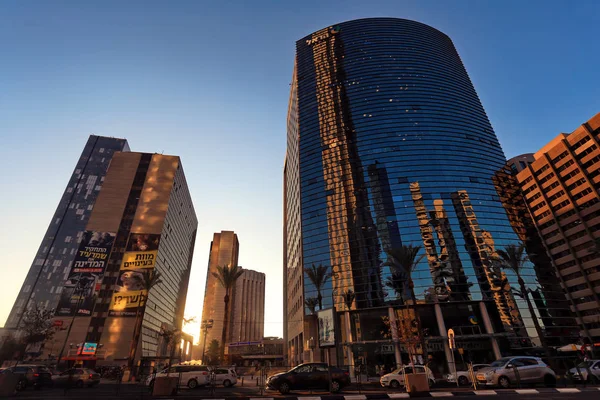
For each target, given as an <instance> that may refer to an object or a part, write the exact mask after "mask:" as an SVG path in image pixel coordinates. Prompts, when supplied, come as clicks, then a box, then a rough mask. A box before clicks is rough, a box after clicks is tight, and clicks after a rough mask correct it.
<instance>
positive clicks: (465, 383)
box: [458, 376, 469, 386]
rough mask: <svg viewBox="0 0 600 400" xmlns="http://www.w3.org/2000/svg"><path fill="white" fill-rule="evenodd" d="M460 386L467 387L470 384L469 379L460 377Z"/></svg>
mask: <svg viewBox="0 0 600 400" xmlns="http://www.w3.org/2000/svg"><path fill="white" fill-rule="evenodd" d="M458 384H459V385H460V386H467V385H468V384H469V379H468V378H467V377H466V376H459V377H458Z"/></svg>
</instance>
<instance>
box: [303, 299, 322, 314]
mask: <svg viewBox="0 0 600 400" xmlns="http://www.w3.org/2000/svg"><path fill="white" fill-rule="evenodd" d="M304 305H305V306H306V307H308V309H309V310H310V313H311V314H314V313H315V311H316V308H317V306H318V305H319V300H318V299H317V298H316V297H307V298H306V299H304Z"/></svg>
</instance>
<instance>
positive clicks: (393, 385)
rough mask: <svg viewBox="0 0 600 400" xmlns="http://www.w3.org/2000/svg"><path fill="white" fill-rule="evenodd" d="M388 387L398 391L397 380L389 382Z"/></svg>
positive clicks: (398, 384) (398, 383)
mask: <svg viewBox="0 0 600 400" xmlns="http://www.w3.org/2000/svg"><path fill="white" fill-rule="evenodd" d="M390 387H391V388H393V389H398V388H399V387H400V382H398V381H397V380H395V379H394V380H393V381H391V382H390Z"/></svg>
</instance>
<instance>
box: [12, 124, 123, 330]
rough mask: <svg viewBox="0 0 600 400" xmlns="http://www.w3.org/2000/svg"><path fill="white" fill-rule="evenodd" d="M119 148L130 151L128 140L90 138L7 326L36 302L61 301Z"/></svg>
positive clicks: (43, 304) (51, 304) (44, 304)
mask: <svg viewBox="0 0 600 400" xmlns="http://www.w3.org/2000/svg"><path fill="white" fill-rule="evenodd" d="M118 151H123V152H127V151H129V145H128V144H127V140H125V139H117V138H110V137H103V136H96V135H91V136H90V137H89V138H88V141H87V143H86V145H85V147H84V148H83V151H82V152H81V156H80V157H79V160H78V161H77V164H76V165H75V170H74V171H73V174H72V175H71V178H70V179H69V182H68V183H67V187H66V188H65V191H64V192H63V195H62V197H61V199H60V201H59V203H58V207H57V208H56V211H55V212H54V216H53V217H52V219H51V221H50V225H49V226H48V229H47V230H46V233H45V235H44V238H43V239H42V243H41V244H40V247H39V249H38V251H37V253H36V256H35V258H34V260H33V263H32V264H31V267H30V268H29V272H28V274H27V276H26V278H25V281H24V282H23V286H22V287H21V290H20V292H19V294H18V295H17V299H16V301H15V304H14V305H13V308H12V310H11V312H10V314H9V316H8V319H7V320H6V323H5V328H6V329H9V330H10V329H16V328H17V327H18V326H20V321H21V318H22V316H23V312H24V311H25V310H26V309H27V308H28V307H30V306H32V305H33V304H37V305H39V306H41V307H45V308H48V309H54V308H56V306H57V305H58V301H59V299H60V296H61V292H62V290H63V285H64V283H65V281H66V280H67V275H68V274H69V271H70V270H71V267H72V266H73V263H74V261H75V258H76V256H77V249H78V247H79V242H80V241H81V240H82V239H83V237H84V235H85V230H86V225H87V223H88V220H89V218H90V215H91V213H92V210H93V209H94V204H95V203H96V199H97V197H98V194H99V193H100V189H101V188H102V185H103V184H104V180H105V175H106V171H107V169H108V166H109V164H110V162H111V160H112V157H113V155H114V153H115V152H118Z"/></svg>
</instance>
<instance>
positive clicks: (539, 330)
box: [517, 275, 552, 362]
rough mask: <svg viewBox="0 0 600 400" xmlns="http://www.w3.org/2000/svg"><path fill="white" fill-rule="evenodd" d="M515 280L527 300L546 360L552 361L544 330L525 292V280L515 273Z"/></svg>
mask: <svg viewBox="0 0 600 400" xmlns="http://www.w3.org/2000/svg"><path fill="white" fill-rule="evenodd" d="M517 280H518V282H519V286H520V288H521V293H522V294H523V297H524V298H525V301H526V302H527V308H529V313H530V314H531V319H532V320H533V326H534V327H535V330H536V332H537V334H538V337H539V338H540V342H541V343H542V347H543V348H544V351H545V352H546V357H547V358H548V361H550V362H552V360H551V357H552V354H551V353H550V349H549V348H548V346H546V336H545V335H544V331H543V330H542V327H541V326H540V322H539V321H538V319H537V316H536V315H535V310H534V309H533V304H531V300H530V299H529V293H528V292H527V288H526V287H525V281H524V280H523V278H521V276H520V275H517Z"/></svg>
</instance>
